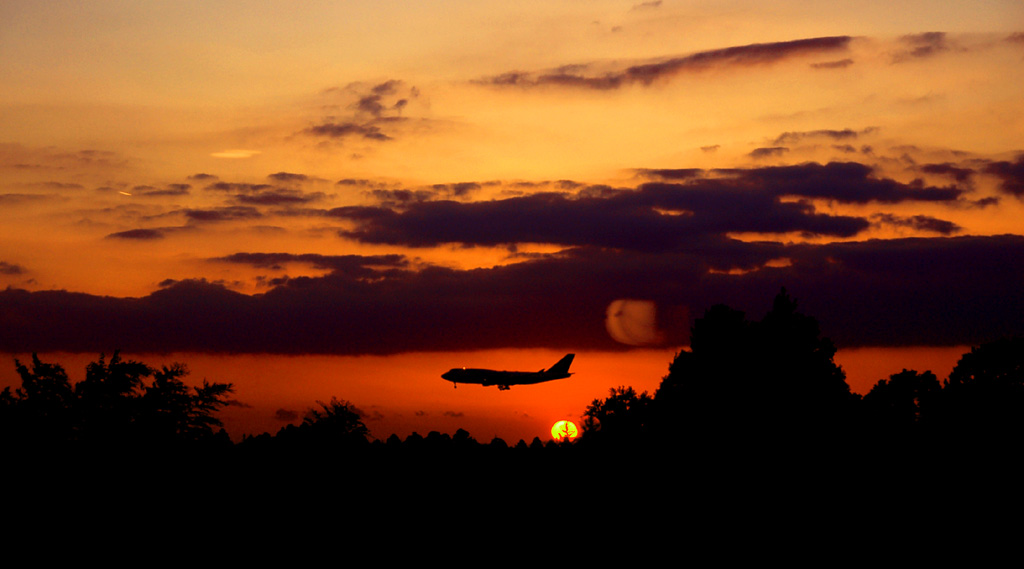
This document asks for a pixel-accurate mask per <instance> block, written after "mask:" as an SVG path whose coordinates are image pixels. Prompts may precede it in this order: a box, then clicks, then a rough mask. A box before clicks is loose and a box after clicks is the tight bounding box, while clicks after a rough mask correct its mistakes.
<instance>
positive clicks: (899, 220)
mask: <svg viewBox="0 0 1024 569" xmlns="http://www.w3.org/2000/svg"><path fill="white" fill-rule="evenodd" d="M871 218H872V219H874V220H876V221H878V222H880V223H886V224H889V225H893V226H897V227H909V228H911V229H914V230H916V231H928V232H932V233H938V234H940V235H952V234H954V233H959V232H960V231H961V230H962V229H963V228H962V227H960V226H959V225H957V224H956V223H953V222H952V221H946V220H944V219H937V218H934V217H931V216H928V215H913V216H910V217H902V216H898V215H893V214H890V213H876V214H874V215H872V216H871Z"/></svg>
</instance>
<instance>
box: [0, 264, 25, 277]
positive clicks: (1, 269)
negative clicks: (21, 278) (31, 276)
mask: <svg viewBox="0 0 1024 569" xmlns="http://www.w3.org/2000/svg"><path fill="white" fill-rule="evenodd" d="M23 274H25V268H24V267H22V266H21V265H17V264H15V263H8V262H6V261H0V275H23Z"/></svg>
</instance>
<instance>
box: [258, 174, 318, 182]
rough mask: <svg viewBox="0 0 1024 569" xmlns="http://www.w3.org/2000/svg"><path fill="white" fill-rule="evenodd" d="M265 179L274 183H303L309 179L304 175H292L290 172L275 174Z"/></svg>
mask: <svg viewBox="0 0 1024 569" xmlns="http://www.w3.org/2000/svg"><path fill="white" fill-rule="evenodd" d="M267 177H268V178H270V179H271V180H274V181H276V182H305V181H306V180H308V179H309V176H307V175H305V174H293V173H291V172H277V173H275V174H270V175H269V176H267Z"/></svg>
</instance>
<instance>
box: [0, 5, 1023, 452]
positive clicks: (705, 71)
mask: <svg viewBox="0 0 1024 569" xmlns="http://www.w3.org/2000/svg"><path fill="white" fill-rule="evenodd" d="M1022 62H1024V6H1022V4H1021V3H1020V2H1017V1H1009V0H1006V1H996V0H990V1H983V2H972V3H969V4H968V3H964V2H954V1H926V0H920V1H896V2H893V1H886V2H881V1H878V2H875V1H869V2H859V3H856V4H855V5H853V4H849V3H818V4H816V5H814V6H809V5H808V4H807V3H805V2H795V1H782V2H772V3H770V4H766V3H762V2H747V1H740V0H736V1H729V2H693V1H671V0H664V1H660V2H658V1H656V2H637V1H634V2H628V1H627V2H618V1H610V0H601V1H595V2H585V3H579V2H517V3H514V4H505V3H494V4H491V3H481V2H463V1H446V2H438V3H420V4H416V5H409V4H408V3H401V2H379V1H376V2H364V1H353V2H345V3H330V2H307V3H303V4H302V6H300V7H296V6H293V5H292V4H291V3H284V2H267V3H262V4H261V5H260V6H259V7H256V8H254V7H253V6H251V5H248V4H241V3H237V2H176V3H173V4H170V5H159V6H153V5H150V4H145V5H136V4H134V3H125V2H116V1H96V2H76V3H64V2H55V3H53V2H51V3H42V4H40V3H36V2H21V1H14V2H4V3H3V5H2V6H0V75H2V76H3V77H5V80H4V81H3V82H2V84H0V288H3V287H10V289H9V291H8V294H7V296H5V297H4V298H3V299H0V305H2V306H0V310H4V311H5V312H6V315H5V316H0V318H3V322H2V324H3V325H4V327H5V330H6V332H5V333H4V334H6V336H3V337H2V339H3V345H0V351H3V352H7V353H12V354H20V357H22V358H24V357H25V356H24V354H25V353H26V351H27V350H32V349H38V350H42V351H52V352H60V353H64V354H65V355H64V356H62V358H63V359H64V360H66V362H67V363H68V368H69V371H72V373H74V372H75V371H80V368H82V364H83V363H84V361H87V359H88V358H90V357H95V355H96V353H98V352H99V351H106V352H108V353H109V352H110V351H111V350H113V349H116V348H118V347H124V348H125V349H126V350H129V351H131V353H133V354H145V355H140V356H138V357H139V358H140V359H143V360H144V361H146V362H148V363H152V364H158V363H166V362H167V361H168V360H167V359H166V358H165V356H157V355H149V354H150V353H151V352H153V351H163V352H171V353H174V354H176V355H175V356H174V359H179V360H181V361H184V362H185V363H187V364H189V365H190V367H191V368H192V369H193V370H194V373H195V375H196V376H201V377H207V378H208V379H210V380H211V381H231V382H233V383H235V384H236V385H237V387H238V391H237V393H236V396H237V399H238V401H239V402H240V403H242V404H243V405H240V406H237V407H233V408H232V409H230V410H229V411H228V412H227V413H226V417H227V418H228V422H229V425H235V427H234V428H233V430H232V434H235V435H238V434H239V433H240V432H247V429H250V428H251V429H274V428H276V427H275V425H277V426H279V425H280V424H282V423H281V422H280V421H279V418H280V417H285V418H287V417H290V416H292V415H290V414H289V412H294V413H298V415H297V416H298V417H301V412H302V410H303V409H304V408H308V407H309V406H311V405H313V404H314V402H315V400H317V399H329V398H330V397H331V396H337V397H340V398H344V399H348V400H350V401H352V402H353V403H354V404H355V405H356V406H357V407H359V408H360V409H362V410H363V411H365V412H366V413H367V417H368V425H370V427H371V430H372V431H373V433H374V434H375V435H377V436H386V434H387V433H388V432H396V433H399V434H407V433H408V432H410V431H411V430H419V431H421V434H425V431H428V430H432V429H437V430H448V431H454V429H455V428H458V427H460V426H463V427H465V428H467V429H469V430H470V431H471V433H472V434H473V435H474V436H476V437H477V438H479V439H483V440H488V439H489V438H490V437H491V436H493V435H495V434H500V435H501V436H505V437H512V438H519V437H522V438H527V439H529V438H532V436H533V435H530V433H535V435H536V436H542V437H545V436H546V433H547V429H548V428H549V427H550V425H551V423H553V422H554V421H555V420H557V419H559V418H563V417H564V416H568V417H570V418H577V417H578V416H579V415H580V414H581V413H582V411H583V409H584V408H585V406H586V405H587V403H589V402H590V400H592V399H593V398H595V397H601V396H603V395H604V394H606V393H607V390H608V389H609V388H610V387H614V386H617V385H623V384H625V385H633V386H634V387H636V388H637V389H638V390H643V389H646V390H650V391H653V390H654V389H655V388H656V387H657V383H658V381H659V380H660V378H661V376H662V375H664V374H665V372H666V371H667V366H668V362H669V361H670V359H671V356H672V354H673V353H674V352H675V351H676V350H678V349H679V348H680V347H681V346H683V345H685V342H686V337H685V330H686V329H688V326H689V324H690V322H691V320H690V319H691V318H692V317H693V316H699V315H700V314H701V313H702V312H703V310H704V309H706V308H707V307H708V306H709V305H710V303H713V302H728V303H732V304H736V305H737V306H739V307H740V308H742V309H744V310H747V311H748V312H749V314H750V316H751V317H752V318H759V317H760V316H761V315H762V314H763V313H764V311H766V310H767V308H768V306H769V303H770V298H771V296H772V295H774V293H775V292H777V289H778V286H779V284H783V285H785V286H787V288H788V290H790V291H791V292H792V293H793V295H794V296H795V297H796V298H797V299H798V301H800V302H801V305H800V306H801V307H803V308H804V309H806V310H807V312H808V313H809V314H811V315H812V316H816V317H819V318H821V321H822V328H823V332H824V333H825V334H826V335H830V336H832V337H834V338H836V340H837V343H838V344H839V347H840V348H841V351H840V356H839V357H838V358H837V359H839V360H840V363H841V364H843V366H844V368H846V369H847V371H848V373H849V375H850V383H851V385H852V386H853V387H854V389H855V390H857V391H861V392H863V391H866V387H865V386H870V384H871V383H873V381H874V380H877V379H880V378H881V377H884V376H886V375H888V374H889V373H895V372H898V371H900V369H902V368H903V367H913V368H918V369H927V368H930V369H932V370H933V371H935V372H936V373H938V374H939V375H940V377H942V376H943V375H944V374H945V373H948V370H949V369H950V368H951V366H952V364H953V363H954V362H955V360H956V358H957V356H958V355H959V354H960V353H962V351H963V350H964V349H966V346H968V345H970V344H972V343H975V342H977V341H980V340H981V339H984V338H991V337H993V336H998V335H1000V334H1006V333H1024V324H1022V320H1024V316H1022V315H1021V314H1020V311H1019V307H1020V306H1022V302H1024V301H1022V299H1021V297H1020V293H1019V292H1018V291H1016V288H1019V287H1017V286H1016V285H1014V286H1010V283H1011V282H1013V280H1014V279H1016V278H1017V277H1018V274H1017V272H1015V271H1017V270H1018V269H1016V268H1014V267H1013V264H1014V263H1013V260H1014V259H1019V258H1020V257H1015V255H1016V254H1017V251H1024V248H1020V243H1019V238H1021V235H1022V227H1021V224H1020V219H1024V200H1022V196H1024V173H1022V170H1024V112H1022V111H1024V99H1022V98H1021V97H1020V85H1024V71H1022V70H1024V65H1021V64H1022ZM691 169H692V170H693V172H697V173H696V174H692V175H689V174H683V173H682V171H683V170H691ZM686 176H689V177H686ZM724 192H735V194H730V195H732V196H733V197H731V198H729V199H728V200H724V201H719V199H718V197H717V196H719V195H722V194H723V193H724ZM763 195H768V196H769V198H767V199H766V201H757V200H758V199H760V196H763ZM730 208H731V209H730ZM559 212H565V213H564V215H563V216H562V217H557V215H556V214H557V213H559ZM546 215H551V216H552V217H551V218H550V219H549V218H548V217H546ZM619 220H621V224H620V223H619ZM688 220H692V221H693V223H692V225H688V224H687V223H688ZM648 232H649V233H648ZM839 243H846V244H847V245H845V246H838V245H837V244H839ZM270 254H273V255H275V256H274V257H272V258H271V257H269V256H268V255H270ZM908 259H910V260H908ZM1007 259H1008V260H1007ZM915 260H920V265H919V266H918V265H917V264H916V261H915ZM823 267H826V268H823ZM485 269H486V270H485ZM303 277H306V278H305V279H303ZM548 277H550V280H545V279H547V278H548ZM542 282H543V283H548V284H547V285H544V286H548V289H544V288H543V286H542V285H536V286H531V285H530V283H542ZM1017 282H1019V281H1017ZM194 283H202V285H203V286H199V285H196V286H192V288H189V286H191V284H194ZM186 285H189V286H186ZM207 285H208V286H207ZM203 287H205V288H203ZM14 289H18V290H22V291H28V292H30V293H32V295H31V296H17V295H14V294H12V293H11V290H14ZM48 291H49V292H53V293H54V294H52V295H50V296H47V295H44V294H43V293H47V292H48ZM58 291H64V292H63V293H61V294H57V292H58ZM221 291H227V292H230V293H240V294H241V295H245V296H246V297H247V298H251V299H252V302H251V303H247V302H246V301H239V302H235V301H234V300H232V299H233V298H234V297H233V296H231V295H230V294H221ZM304 291H305V292H304ZM311 291H312V292H311ZM161 294H162V295H163V296H161ZM674 295H675V296H674ZM212 298H215V300H209V299H212ZM131 299H139V300H140V301H139V302H134V301H133V300H131ZM623 299H636V300H639V301H640V302H642V303H649V304H644V305H643V306H650V307H652V310H653V309H654V308H656V310H657V318H652V319H650V321H646V320H644V319H643V318H641V317H640V316H638V315H637V314H632V315H627V316H628V317H629V318H630V321H629V323H628V325H630V326H639V327H640V328H641V330H640V332H639V333H640V334H641V336H644V337H645V338H647V339H648V340H649V341H648V342H640V343H655V342H654V339H655V338H662V339H664V342H663V343H660V344H657V345H647V346H642V347H641V348H642V349H639V350H631V351H621V350H617V349H615V348H616V344H615V341H616V340H613V339H612V337H611V336H609V334H608V332H607V331H606V325H607V322H606V317H607V315H606V309H607V307H608V306H610V305H611V303H613V302H614V301H616V300H623ZM958 299H969V300H965V301H964V302H959V300H958ZM976 299H988V300H985V301H976ZM89 302H95V303H100V304H103V306H104V307H105V308H104V309H103V310H102V311H100V312H99V314H103V315H106V316H104V317H107V316H109V317H110V322H109V323H107V324H105V325H103V326H100V327H99V328H101V330H99V331H96V332H95V334H96V335H95V337H92V338H83V337H82V336H83V335H84V336H88V335H89V334H85V333H83V334H79V337H78V338H77V339H74V340H70V339H68V340H65V339H62V337H61V335H60V334H57V333H54V334H44V333H42V332H40V331H39V330H36V328H33V326H37V327H38V326H42V324H41V323H42V322H48V321H47V320H46V318H50V316H46V315H47V314H62V315H65V316H61V318H67V319H70V320H69V322H70V323H69V324H68V325H67V329H68V330H78V329H85V328H78V326H79V324H82V323H84V322H86V321H87V320H88V318H90V317H94V316H95V315H93V316H89V315H90V314H92V313H90V312H88V309H86V308H81V311H79V312H76V310H79V308H77V307H81V306H85V303H89ZM5 303H6V304H5ZM80 303H83V304H80ZM139 306H143V307H144V308H143V309H139V308H138V307H139ZM634 306H641V305H634ZM53 307H60V308H53ZM69 307H76V308H69ZM203 307H205V308H203ZM233 307H234V308H233ZM236 308H237V310H238V312H232V310H235V309H236ZM136 310H143V311H144V313H145V314H148V315H150V316H148V318H149V319H150V320H149V322H161V323H163V324H162V329H161V330H155V329H154V330H151V329H149V328H147V327H146V326H145V325H137V324H128V322H144V321H146V320H145V318H144V317H142V316H138V315H137V313H136V312H133V311H136ZM218 310H223V311H224V312H223V314H222V313H221V312H217V311H218ZM145 311H149V312H145ZM302 311H306V312H307V313H309V312H312V313H314V314H308V316H309V318H311V319H313V320H315V322H314V321H313V320H310V319H304V317H303V314H302ZM332 311H336V312H337V314H338V319H339V320H338V321H337V322H336V323H331V322H330V320H329V318H328V317H329V315H330V314H332V313H333V312H332ZM896 312H899V315H900V319H899V320H896V319H895V317H894V316H893V314H894V313H896ZM129 313H131V314H136V316H126V315H127V314H129ZM0 314H4V313H0ZM68 314H70V315H71V316H67V315H68ZM203 316H206V317H208V318H209V319H210V320H209V321H207V320H203V319H202V318H201V317H203ZM627 316H622V318H627ZM54 318H56V317H55V316H54ZM75 318H81V319H82V320H81V321H77V320H75ZM133 318H134V319H133ZM215 318H219V320H215ZM531 318H534V322H535V326H534V327H533V329H531V327H530V325H529V324H530V319H531ZM888 318H892V321H890V320H888ZM179 319H180V321H179ZM231 321H237V323H238V329H233V328H231V326H230V324H231ZM76 322H79V324H76ZM190 322H191V323H192V325H193V326H194V328H191V329H190V327H189V323H190ZM625 324H626V323H624V322H616V323H615V325H625ZM82 326H84V324H82ZM154 326H155V325H154ZM176 326H177V327H180V328H181V331H180V333H178V336H177V337H179V338H186V337H189V336H196V337H200V336H201V337H203V338H204V341H205V342H206V344H205V345H203V346H196V345H194V344H190V343H188V342H175V341H173V340H166V338H171V337H172V335H170V334H169V333H168V332H167V330H168V329H169V328H174V327H176ZM221 327H223V329H222V328H221ZM261 327H266V328H267V330H268V331H267V333H266V334H264V335H263V336H261V337H260V338H259V341H258V343H257V342H256V341H255V340H253V341H251V342H250V341H249V340H250V339H251V338H249V335H250V332H251V333H252V335H253V336H256V335H258V334H257V332H255V331H254V328H256V329H259V328H261ZM275 327H279V328H280V329H277V328H275ZM175 329H177V328H175ZM271 329H273V330H272V331H270V330H271ZM203 330H206V332H205V333H208V334H209V335H210V336H209V338H207V337H206V336H203V333H204V332H203ZM334 334H336V335H337V343H336V344H332V343H331V341H330V340H331V338H332V337H334V336H333V335H334ZM502 334H505V335H504V336H502ZM26 338H40V340H38V341H36V342H37V343H36V344H33V345H32V346H26V345H22V343H19V342H21V341H22V340H24V339H26ZM157 338H160V339H159V340H158V339H157ZM311 338H312V339H315V340H316V341H315V342H313V343H310V341H309V339H311ZM374 338H378V340H377V342H378V343H377V344H374V340H373V339H374ZM43 339H45V342H44V341H43ZM617 339H620V338H617ZM150 340H151V341H150ZM90 341H92V342H93V343H90ZM403 342H404V343H403ZM843 342H846V343H845V344H844V343H843ZM44 343H45V345H40V346H39V347H38V348H36V347H35V346H36V345H39V344H44ZM111 343H116V344H117V345H109V344H111ZM910 347H913V348H910ZM872 349H874V350H882V351H881V352H872V351H871V350H872ZM79 351H83V352H85V354H89V355H85V354H81V355H74V356H71V355H66V352H79ZM568 351H574V352H577V353H578V354H579V355H578V357H577V359H576V362H575V363H574V366H573V371H575V372H577V375H575V376H574V377H573V378H572V379H570V380H566V381H563V382H556V383H553V384H549V385H539V386H530V387H522V388H513V390H512V391H511V392H503V393H498V392H496V391H495V390H492V389H483V388H479V387H474V386H465V388H463V387H460V388H459V389H458V390H452V389H451V385H450V384H448V383H447V382H444V381H442V380H441V379H440V378H439V375H440V373H442V372H443V371H445V370H447V369H448V368H451V367H454V366H457V365H458V366H461V365H472V366H476V367H487V368H496V369H526V370H534V369H539V368H541V367H547V366H550V365H551V364H552V363H554V361H555V360H557V359H558V358H559V357H560V356H561V355H562V354H564V353H566V352H568ZM306 352H311V353H306ZM282 354H302V355H282ZM359 354H362V355H359ZM83 358H85V359H83ZM929 361H934V363H932V364H929V363H928V362H929ZM72 362H76V363H74V364H72ZM879 362H884V363H879ZM9 367H10V368H11V369H3V370H0V378H4V381H5V382H11V381H13V380H14V378H13V366H9ZM940 370H941V372H940ZM855 376H856V377H855ZM201 377H197V378H196V379H201ZM6 384H7V383H5V385H6ZM279 409H280V410H284V413H283V414H281V415H275V414H276V413H277V411H278V410H279ZM275 417H277V418H275Z"/></svg>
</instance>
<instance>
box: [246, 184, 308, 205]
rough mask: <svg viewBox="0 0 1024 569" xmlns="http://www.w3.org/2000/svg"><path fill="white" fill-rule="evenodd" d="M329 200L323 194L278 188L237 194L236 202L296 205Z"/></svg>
mask: <svg viewBox="0 0 1024 569" xmlns="http://www.w3.org/2000/svg"><path fill="white" fill-rule="evenodd" d="M326 198H327V195H326V194H324V193H323V192H313V193H305V192H302V191H299V190H290V189H283V188H277V189H273V190H270V191H262V192H259V193H255V194H237V195H235V197H234V200H235V201H237V202H238V203H241V204H246V205H296V204H306V203H310V202H315V201H321V200H324V199H326Z"/></svg>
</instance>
